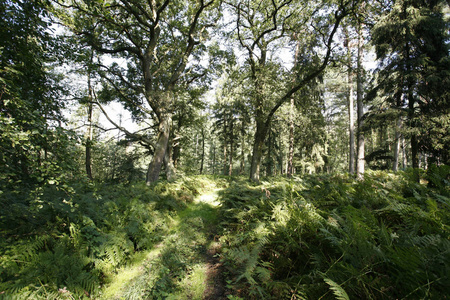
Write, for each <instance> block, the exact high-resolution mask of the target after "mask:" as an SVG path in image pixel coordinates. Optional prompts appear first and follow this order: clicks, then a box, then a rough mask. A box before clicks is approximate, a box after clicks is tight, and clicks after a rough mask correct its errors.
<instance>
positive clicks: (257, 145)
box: [250, 125, 267, 182]
mask: <svg viewBox="0 0 450 300" xmlns="http://www.w3.org/2000/svg"><path fill="white" fill-rule="evenodd" d="M266 131H267V129H266V127H265V126H264V125H259V126H256V132H255V142H254V143H253V154H252V166H251V170H250V180H251V181H253V182H259V171H260V166H261V158H262V149H263V146H264V140H265V138H266V133H267V132H266Z"/></svg>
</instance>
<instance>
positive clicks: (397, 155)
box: [392, 116, 402, 172]
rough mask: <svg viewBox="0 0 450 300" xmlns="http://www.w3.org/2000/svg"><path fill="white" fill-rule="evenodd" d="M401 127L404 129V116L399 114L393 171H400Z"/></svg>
mask: <svg viewBox="0 0 450 300" xmlns="http://www.w3.org/2000/svg"><path fill="white" fill-rule="evenodd" d="M401 129H402V118H401V117H400V116H399V117H398V119H397V122H396V126H395V143H394V162H393V165H392V171H394V172H397V171H398V163H399V157H400V147H401V142H402V139H401Z"/></svg>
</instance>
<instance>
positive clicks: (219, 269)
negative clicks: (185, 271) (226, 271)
mask: <svg viewBox="0 0 450 300" xmlns="http://www.w3.org/2000/svg"><path fill="white" fill-rule="evenodd" d="M218 191H219V190H215V191H213V192H211V193H207V194H204V195H201V196H199V197H198V198H197V201H198V202H201V203H207V204H209V205H211V206H215V207H217V206H219V204H220V202H219V201H218ZM216 217H217V216H216ZM215 225H216V224H215ZM209 239H210V243H209V248H208V249H207V251H206V255H205V261H206V269H205V274H206V280H205V285H206V288H205V291H204V293H203V299H204V300H215V299H218V300H222V299H228V298H227V295H228V293H227V289H226V282H225V278H224V276H223V265H222V263H221V262H220V259H219V257H218V255H219V253H220V250H221V245H220V242H219V236H218V235H217V227H216V226H212V227H211V228H209Z"/></svg>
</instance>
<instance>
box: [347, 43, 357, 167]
mask: <svg viewBox="0 0 450 300" xmlns="http://www.w3.org/2000/svg"><path fill="white" fill-rule="evenodd" d="M349 44H350V42H349V41H347V51H348V53H349V55H348V62H347V63H348V71H347V84H348V96H347V97H348V129H349V135H350V136H349V152H348V153H349V160H348V172H349V173H350V174H354V173H355V120H354V105H355V104H354V101H353V68H352V59H351V48H350V45H349Z"/></svg>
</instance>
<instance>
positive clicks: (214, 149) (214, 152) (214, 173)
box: [212, 144, 216, 175]
mask: <svg viewBox="0 0 450 300" xmlns="http://www.w3.org/2000/svg"><path fill="white" fill-rule="evenodd" d="M212 173H213V175H216V145H215V144H213V163H212Z"/></svg>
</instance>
